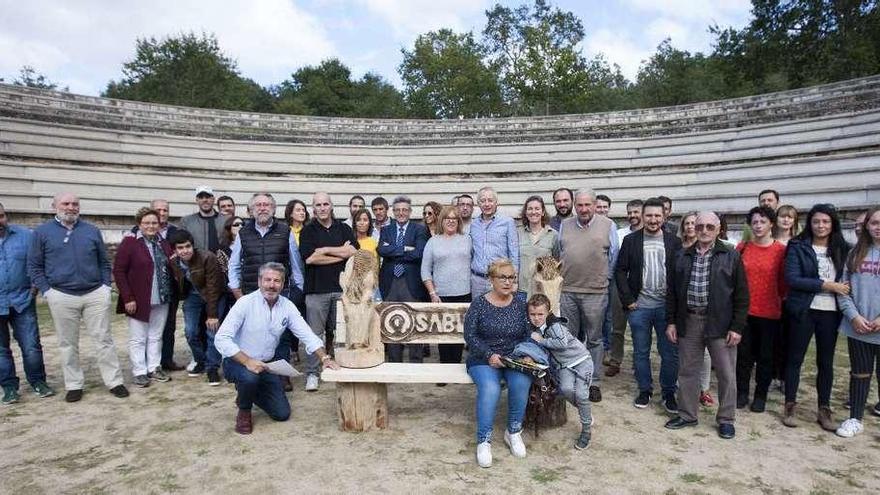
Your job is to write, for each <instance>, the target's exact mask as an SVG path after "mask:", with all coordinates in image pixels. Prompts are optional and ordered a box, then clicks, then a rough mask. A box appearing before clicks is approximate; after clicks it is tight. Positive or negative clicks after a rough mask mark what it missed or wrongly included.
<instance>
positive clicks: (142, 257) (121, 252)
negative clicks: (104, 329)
mask: <svg viewBox="0 0 880 495" xmlns="http://www.w3.org/2000/svg"><path fill="white" fill-rule="evenodd" d="M159 246H161V248H162V251H164V252H165V256H166V257H167V258H169V259H170V258H171V247H170V246H169V245H168V243H167V242H165V240H164V239H162V240H160V241H159ZM168 269H169V272H168V273H169V274H170V273H171V269H172V268H171V263H170V262H169V263H168ZM153 270H154V268H153V257H152V256H151V255H150V251H149V250H148V249H147V245H146V244H145V243H144V241H143V239H138V238H137V237H135V236H127V237H124V238H123V239H122V243H121V244H119V248H118V249H117V250H116V258H115V260H114V261H113V279H114V280H115V281H116V288H117V289H118V290H119V299H118V300H117V301H116V312H117V313H119V314H127V313H126V312H125V303H127V302H131V301H134V302H136V303H137V311H135V313H134V314H133V315H130V316H131V317H132V318H134V319H136V320H139V321H143V322H149V321H150V296H151V294H152V291H153ZM171 285H172V289H173V287H174V284H173V283H172V284H171Z"/></svg>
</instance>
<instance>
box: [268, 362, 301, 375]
mask: <svg viewBox="0 0 880 495" xmlns="http://www.w3.org/2000/svg"><path fill="white" fill-rule="evenodd" d="M266 367H268V368H269V373H272V374H273V375H281V376H289V377H290V378H294V377H297V376H300V375H301V374H302V373H300V372H299V371H296V369H294V367H293V366H291V365H290V363H288V362H287V361H285V360H283V359H279V360H277V361H272V362H271V363H266Z"/></svg>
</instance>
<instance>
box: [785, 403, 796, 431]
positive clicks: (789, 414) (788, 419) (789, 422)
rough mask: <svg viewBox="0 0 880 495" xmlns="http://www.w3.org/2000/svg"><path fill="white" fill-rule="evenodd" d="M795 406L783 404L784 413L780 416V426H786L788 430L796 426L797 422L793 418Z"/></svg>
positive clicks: (794, 404) (793, 404)
mask: <svg viewBox="0 0 880 495" xmlns="http://www.w3.org/2000/svg"><path fill="white" fill-rule="evenodd" d="M796 405H797V404H796V403H795V402H786V403H785V411H784V412H783V414H782V424H784V425H785V426H788V427H789V428H794V427H796V426H797V420H796V419H795V417H794V413H795V406H796Z"/></svg>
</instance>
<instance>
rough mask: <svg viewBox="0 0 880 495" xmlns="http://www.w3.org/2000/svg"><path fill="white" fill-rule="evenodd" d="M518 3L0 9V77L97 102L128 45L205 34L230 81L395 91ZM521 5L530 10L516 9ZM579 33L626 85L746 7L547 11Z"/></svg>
mask: <svg viewBox="0 0 880 495" xmlns="http://www.w3.org/2000/svg"><path fill="white" fill-rule="evenodd" d="M526 2H527V0H517V1H500V2H499V1H498V0H250V1H243V0H150V1H149V2H145V1H136V0H76V1H70V0H28V1H21V0H0V77H2V78H4V79H5V80H6V81H7V82H10V81H11V80H12V79H14V78H15V77H17V76H18V72H19V69H20V68H21V67H22V66H24V65H29V66H32V67H34V68H35V69H36V70H37V71H38V72H39V73H41V74H43V75H45V76H47V77H48V78H49V79H50V80H52V81H54V82H57V83H59V84H60V85H61V86H67V87H69V88H70V91H72V92H74V93H81V94H87V95H98V94H99V93H100V92H101V91H102V90H104V88H105V87H106V86H107V83H108V82H109V81H111V80H118V79H120V78H121V76H122V64H123V63H124V62H125V61H127V60H130V59H131V58H132V57H133V56H134V51H135V40H136V39H138V38H147V37H156V38H162V37H166V36H173V35H176V34H179V33H181V32H190V31H192V32H196V33H201V32H205V33H214V34H216V36H217V38H218V40H219V42H220V47H221V49H222V50H223V52H224V53H225V54H226V55H227V56H229V57H231V58H233V59H235V60H236V61H237V63H238V67H239V70H240V71H241V73H242V75H244V76H245V77H249V78H251V79H254V80H255V81H257V82H258V83H260V84H262V85H264V86H268V85H271V84H277V83H280V82H281V81H283V80H285V79H287V78H289V77H290V74H292V73H293V72H294V71H295V70H296V69H297V68H299V67H302V66H304V65H315V64H318V63H320V62H321V60H324V59H327V58H330V57H337V58H339V59H340V60H341V61H342V62H343V63H345V64H346V65H348V66H349V67H350V68H351V69H352V72H353V73H354V75H355V76H356V77H360V76H362V75H363V74H364V73H366V72H375V73H378V74H380V75H382V76H383V77H384V78H385V79H386V80H388V81H390V82H391V83H392V84H394V85H396V86H398V87H400V85H401V84H400V77H399V75H398V74H397V66H398V65H399V64H400V62H401V59H402V56H401V53H400V51H401V49H402V48H411V47H412V45H413V42H414V41H415V39H416V37H418V35H419V34H422V33H425V32H428V31H432V30H437V29H440V28H444V27H448V28H451V29H453V30H455V31H458V32H467V31H473V32H474V33H475V34H476V35H478V37H479V33H480V32H481V31H482V29H483V27H484V25H485V20H486V17H485V11H486V10H487V9H489V8H491V7H492V6H493V5H494V4H495V3H501V4H504V5H507V6H510V7H516V6H518V5H520V4H522V3H526ZM528 3H531V0H528ZM551 3H552V4H553V5H556V6H559V7H560V8H562V9H564V10H569V11H571V12H573V13H575V15H577V16H578V17H579V18H580V19H581V21H582V22H583V23H584V29H585V31H586V36H585V39H584V41H583V42H582V44H581V45H582V46H581V48H582V50H583V53H584V54H585V55H586V56H588V57H592V56H594V55H596V54H599V53H602V54H604V55H605V57H606V59H607V60H608V61H609V62H611V63H616V64H618V65H620V67H621V70H622V71H623V73H624V75H625V76H627V77H628V78H629V79H630V80H633V79H635V75H636V73H637V71H638V68H639V65H640V63H641V62H642V61H643V60H645V59H647V58H648V57H650V55H651V54H652V53H653V52H654V50H655V49H656V47H657V45H658V44H659V43H660V42H661V41H663V39H665V38H671V39H672V44H673V46H675V47H676V48H679V49H685V50H689V51H691V52H695V51H703V52H708V51H710V50H711V42H712V36H711V35H710V34H709V32H708V27H709V26H710V25H713V24H717V25H719V26H723V27H726V26H735V27H738V28H739V27H743V26H744V25H745V24H746V23H747V22H748V19H749V10H750V8H751V4H750V2H749V1H748V0H712V1H708V0H692V1H688V0H606V1H596V0H580V1H578V0H551Z"/></svg>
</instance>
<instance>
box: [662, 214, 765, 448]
mask: <svg viewBox="0 0 880 495" xmlns="http://www.w3.org/2000/svg"><path fill="white" fill-rule="evenodd" d="M696 230H697V242H696V243H695V244H694V245H693V246H691V247H689V248H687V249H685V250H684V251H681V252H680V253H679V255H678V258H677V259H676V262H675V271H674V272H673V276H672V278H671V279H670V287H669V290H668V291H667V292H666V315H667V320H668V321H669V325H668V326H667V328H666V335H667V337H668V338H669V340H670V341H671V342H672V343H673V344H678V358H679V372H678V386H679V389H678V416H676V417H674V418H672V419H670V420H669V421H668V422H667V423H666V427H667V428H669V429H672V430H677V429H679V428H684V427H686V426H695V425H696V424H697V410H698V409H699V399H700V371H701V369H702V367H703V353H704V351H705V349H706V348H708V349H709V354H710V355H711V356H712V365H713V367H714V368H715V376H716V377H718V396H719V399H720V400H719V407H718V413H717V414H716V416H715V420H716V422H717V423H718V435H719V436H720V437H721V438H733V437H734V435H736V430H735V428H734V426H733V423H734V416H735V414H736V346H737V345H738V344H739V341H740V339H741V338H742V332H743V328H744V327H745V324H746V316H747V314H748V311H749V288H748V285H747V284H746V273H745V268H744V267H743V264H742V260H741V259H740V256H739V253H738V252H737V251H736V250H734V249H732V248H730V247H728V246H727V245H726V244H725V243H723V242H718V241H717V239H718V233H719V232H720V231H721V220H720V219H719V218H718V216H717V215H716V214H714V213H712V212H700V213H699V214H698V215H697V220H696Z"/></svg>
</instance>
